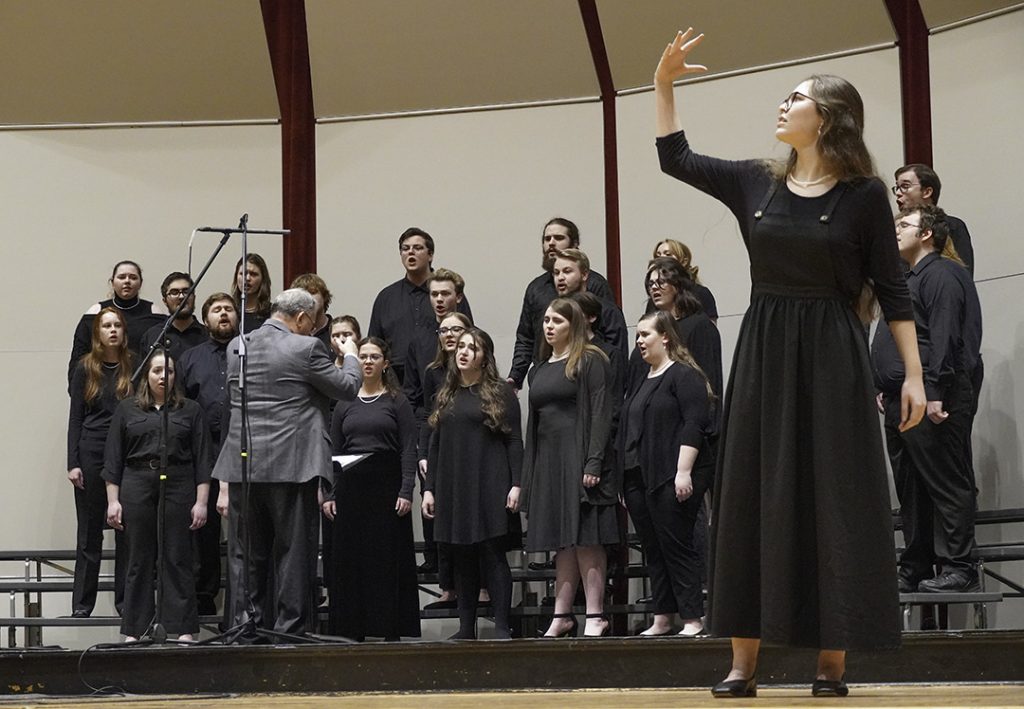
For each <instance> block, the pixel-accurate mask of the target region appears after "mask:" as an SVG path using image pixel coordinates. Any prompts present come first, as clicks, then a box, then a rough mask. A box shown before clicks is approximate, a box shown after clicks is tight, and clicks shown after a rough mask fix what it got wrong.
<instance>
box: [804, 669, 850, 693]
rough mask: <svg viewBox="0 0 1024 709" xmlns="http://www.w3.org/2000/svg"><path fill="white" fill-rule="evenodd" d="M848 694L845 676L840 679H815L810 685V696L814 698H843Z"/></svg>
mask: <svg viewBox="0 0 1024 709" xmlns="http://www.w3.org/2000/svg"><path fill="white" fill-rule="evenodd" d="M849 693H850V688H849V687H847V686H846V675H845V674H844V675H843V676H842V677H841V678H840V679H816V680H814V682H812V683H811V694H812V695H813V696H815V697H845V696H846V695H847V694H849Z"/></svg>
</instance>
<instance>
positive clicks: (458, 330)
mask: <svg viewBox="0 0 1024 709" xmlns="http://www.w3.org/2000/svg"><path fill="white" fill-rule="evenodd" d="M465 331H466V328H464V327H462V325H456V326H455V327H439V328H437V334H438V335H441V336H442V337H444V336H445V335H461V334H462V333H464V332H465Z"/></svg>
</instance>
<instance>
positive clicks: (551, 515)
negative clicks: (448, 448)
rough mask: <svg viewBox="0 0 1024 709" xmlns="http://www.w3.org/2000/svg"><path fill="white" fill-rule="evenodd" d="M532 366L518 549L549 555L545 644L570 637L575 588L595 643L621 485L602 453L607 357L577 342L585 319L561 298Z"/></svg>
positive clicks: (606, 444)
mask: <svg viewBox="0 0 1024 709" xmlns="http://www.w3.org/2000/svg"><path fill="white" fill-rule="evenodd" d="M542 327H543V332H544V342H543V343H542V345H541V353H540V354H541V359H540V361H539V362H538V363H537V364H536V365H534V367H533V368H532V369H531V370H530V373H529V375H528V379H529V382H530V415H529V422H528V424H527V428H526V450H525V452H524V455H523V493H522V509H523V511H524V512H525V513H526V516H527V520H528V522H529V524H528V526H527V529H526V550H527V551H530V552H536V551H554V552H556V553H555V612H554V615H553V617H552V619H551V625H550V626H548V629H547V632H546V633H545V635H546V637H561V636H563V635H567V634H569V633H573V632H575V631H576V628H577V626H576V618H575V616H574V615H573V613H572V603H573V600H574V599H575V597H576V588H577V586H578V585H579V582H580V579H581V578H582V580H583V591H584V595H585V596H586V603H587V623H586V627H585V629H584V635H589V636H596V635H604V634H605V633H607V632H608V628H609V623H608V619H607V618H606V617H605V616H604V588H605V578H606V570H607V557H606V554H605V550H604V546H605V545H609V544H618V543H620V542H621V541H622V539H621V535H620V533H619V526H618V520H617V519H616V508H615V506H616V504H617V503H618V498H619V492H620V490H621V484H620V480H619V476H618V474H617V471H616V469H615V461H614V454H613V453H612V452H611V445H610V443H611V441H610V438H611V436H610V431H611V424H612V410H613V401H612V399H613V397H612V396H609V395H608V387H609V383H610V382H611V381H612V373H611V367H610V365H609V363H608V358H607V357H606V356H605V354H604V353H603V352H601V350H600V349H598V348H597V347H595V346H594V345H591V344H590V343H589V342H588V340H587V323H586V317H585V316H584V315H583V311H582V310H581V309H580V306H579V305H577V304H576V303H575V302H573V301H572V300H569V299H568V298H557V299H555V300H553V301H552V302H551V305H549V306H548V309H547V310H546V311H545V313H544V320H543V325H542Z"/></svg>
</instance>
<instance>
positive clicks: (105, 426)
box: [68, 362, 120, 470]
mask: <svg viewBox="0 0 1024 709" xmlns="http://www.w3.org/2000/svg"><path fill="white" fill-rule="evenodd" d="M118 370H120V365H115V366H113V367H109V366H104V367H103V370H102V375H103V381H102V383H101V384H100V392H99V396H97V397H96V398H95V399H93V400H92V401H90V402H86V401H85V367H84V366H83V365H82V363H81V362H79V363H78V365H77V366H76V367H75V372H74V374H73V375H72V377H71V410H70V412H69V414H68V470H71V469H72V468H80V467H81V466H82V462H81V459H80V458H79V455H78V446H79V443H80V442H81V441H82V440H84V439H88V440H92V441H97V442H101V441H105V440H106V438H107V433H108V432H109V431H110V421H111V420H112V419H113V418H114V411H115V410H116V409H117V403H118V398H117V374H118Z"/></svg>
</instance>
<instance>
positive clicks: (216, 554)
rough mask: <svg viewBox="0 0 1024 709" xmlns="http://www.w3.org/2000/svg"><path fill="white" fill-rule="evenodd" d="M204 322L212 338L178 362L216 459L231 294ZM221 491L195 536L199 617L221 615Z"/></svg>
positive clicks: (216, 300) (207, 309) (210, 302)
mask: <svg viewBox="0 0 1024 709" xmlns="http://www.w3.org/2000/svg"><path fill="white" fill-rule="evenodd" d="M203 322H205V323H206V329H207V332H209V335H210V336H209V338H208V339H207V340H206V341H204V342H203V343H202V344H199V345H196V346H195V347H193V348H191V349H189V350H186V351H185V353H184V354H183V355H182V356H181V357H180V358H179V359H178V372H177V374H178V382H179V383H180V385H181V387H182V389H183V390H184V391H185V396H187V397H188V398H189V399H192V400H194V401H196V402H198V403H199V405H200V406H201V407H202V408H203V413H204V414H205V415H206V425H207V427H208V428H209V431H210V444H211V445H210V450H211V451H212V452H213V456H214V459H216V456H217V454H218V453H220V448H221V444H222V442H223V436H222V428H221V424H222V422H223V421H224V417H225V408H226V406H227V403H228V398H227V392H226V389H225V385H226V383H227V347H228V343H229V342H231V340H232V339H233V338H234V337H235V335H237V334H238V311H237V310H236V309H235V300H234V298H232V297H231V295H230V294H228V293H214V294H213V295H211V296H210V297H209V298H207V299H206V302H205V303H203ZM217 497H218V490H217V488H216V487H214V488H213V489H212V490H210V497H209V507H208V510H207V516H206V525H205V526H203V527H200V528H199V529H198V530H196V533H195V535H194V537H193V539H194V547H195V550H196V558H197V560H198V562H199V572H198V573H197V574H196V599H197V601H198V603H199V615H213V614H214V613H216V612H217V605H216V603H215V601H214V599H215V598H216V597H217V593H218V591H220V516H219V515H218V514H217Z"/></svg>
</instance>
